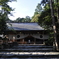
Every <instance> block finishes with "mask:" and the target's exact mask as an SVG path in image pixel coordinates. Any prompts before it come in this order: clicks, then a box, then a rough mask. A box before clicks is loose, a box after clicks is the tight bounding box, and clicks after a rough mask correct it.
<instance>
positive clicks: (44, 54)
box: [0, 45, 59, 59]
mask: <svg viewBox="0 0 59 59" xmlns="http://www.w3.org/2000/svg"><path fill="white" fill-rule="evenodd" d="M0 59H59V52H56V51H54V49H53V47H52V46H45V45H18V46H14V47H13V48H9V49H0Z"/></svg>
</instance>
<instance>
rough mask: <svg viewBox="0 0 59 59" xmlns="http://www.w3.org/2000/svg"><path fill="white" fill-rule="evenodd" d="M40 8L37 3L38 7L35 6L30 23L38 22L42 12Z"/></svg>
mask: <svg viewBox="0 0 59 59" xmlns="http://www.w3.org/2000/svg"><path fill="white" fill-rule="evenodd" d="M42 10H43V9H42V6H41V4H39V3H38V5H37V6H36V9H35V12H34V15H33V16H32V20H31V22H38V20H39V16H40V14H41V12H42Z"/></svg>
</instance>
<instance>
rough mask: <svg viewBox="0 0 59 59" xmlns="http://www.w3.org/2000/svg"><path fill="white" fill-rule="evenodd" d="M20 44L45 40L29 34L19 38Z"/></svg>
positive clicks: (38, 42) (40, 42)
mask: <svg viewBox="0 0 59 59" xmlns="http://www.w3.org/2000/svg"><path fill="white" fill-rule="evenodd" d="M17 42H18V43H19V44H43V40H41V39H37V38H34V37H32V36H27V37H25V38H23V39H18V40H17Z"/></svg>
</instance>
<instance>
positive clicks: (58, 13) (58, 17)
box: [56, 0, 59, 23]
mask: <svg viewBox="0 0 59 59" xmlns="http://www.w3.org/2000/svg"><path fill="white" fill-rule="evenodd" d="M56 2H57V4H58V3H59V0H56ZM57 20H58V23H59V7H58V6H57Z"/></svg>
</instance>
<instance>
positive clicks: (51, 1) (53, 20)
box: [50, 0, 58, 50]
mask: <svg viewBox="0 0 59 59" xmlns="http://www.w3.org/2000/svg"><path fill="white" fill-rule="evenodd" d="M50 8H51V16H52V25H53V32H54V47H55V49H56V50H58V44H57V39H56V25H55V18H54V9H53V0H50Z"/></svg>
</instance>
